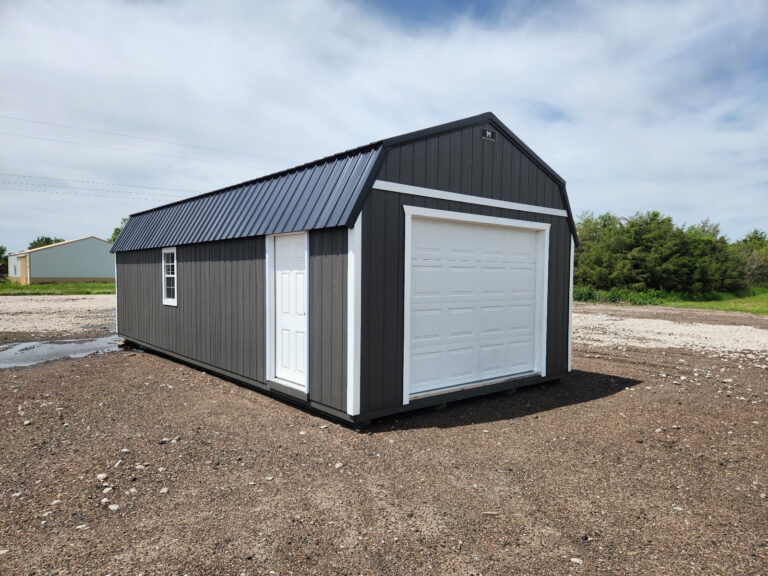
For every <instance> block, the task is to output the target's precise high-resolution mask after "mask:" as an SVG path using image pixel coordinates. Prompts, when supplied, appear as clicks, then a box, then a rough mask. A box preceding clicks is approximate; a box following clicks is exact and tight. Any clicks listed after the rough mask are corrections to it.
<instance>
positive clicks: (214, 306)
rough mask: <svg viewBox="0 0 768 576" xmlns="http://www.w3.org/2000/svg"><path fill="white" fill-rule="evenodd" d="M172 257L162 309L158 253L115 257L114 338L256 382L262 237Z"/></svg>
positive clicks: (261, 354) (187, 249) (196, 247)
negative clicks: (170, 283)
mask: <svg viewBox="0 0 768 576" xmlns="http://www.w3.org/2000/svg"><path fill="white" fill-rule="evenodd" d="M176 258H177V262H178V265H177V283H178V293H177V303H178V305H177V306H175V307H174V306H164V305H163V301H162V269H161V250H160V249H159V248H157V249H151V250H138V251H133V252H118V253H117V278H118V280H117V281H118V295H117V299H118V304H117V305H118V314H119V330H120V334H121V335H122V336H124V337H126V338H128V339H129V340H136V341H139V342H142V343H144V344H149V345H151V346H154V347H157V348H160V349H162V350H164V351H167V352H171V353H173V354H178V355H179V356H183V357H185V358H189V359H191V360H195V361H197V362H200V363H203V364H206V365H209V366H212V367H215V368H218V369H220V370H224V371H227V372H231V373H232V374H237V375H239V376H242V377H244V378H245V379H247V380H251V381H260V382H263V381H264V378H265V340H264V334H265V324H264V316H265V302H264V238H263V237H258V238H246V239H240V240H229V241H224V242H213V243H207V244H192V245H188V246H179V247H177V248H176Z"/></svg>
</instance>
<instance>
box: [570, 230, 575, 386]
mask: <svg viewBox="0 0 768 576" xmlns="http://www.w3.org/2000/svg"><path fill="white" fill-rule="evenodd" d="M575 249H576V244H575V242H574V241H573V236H571V285H570V288H569V289H568V372H570V371H571V356H572V349H573V257H574V251H575Z"/></svg>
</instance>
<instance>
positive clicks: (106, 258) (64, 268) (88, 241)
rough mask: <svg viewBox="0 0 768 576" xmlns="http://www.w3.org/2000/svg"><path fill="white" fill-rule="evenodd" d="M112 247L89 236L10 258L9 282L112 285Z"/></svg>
mask: <svg viewBox="0 0 768 576" xmlns="http://www.w3.org/2000/svg"><path fill="white" fill-rule="evenodd" d="M110 246H111V244H110V243H109V242H107V241H106V240H102V239H101V238H96V236H86V237H85V238H77V239H76V240H67V241H66V242H58V243H56V244H49V245H48V246H41V247H40V248H32V249H30V250H24V251H23V252H16V253H14V254H9V255H8V279H9V280H10V281H11V282H15V283H17V284H24V285H26V284H44V283H48V282H111V281H112V280H114V279H115V256H114V255H113V254H110V249H109V248H110Z"/></svg>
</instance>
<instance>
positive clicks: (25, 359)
mask: <svg viewBox="0 0 768 576" xmlns="http://www.w3.org/2000/svg"><path fill="white" fill-rule="evenodd" d="M119 340H120V337H119V336H118V335H117V334H112V335H110V336H103V337H101V338H84V339H82V340H54V341H51V342H14V343H12V344H5V345H2V346H0V370H2V369H3V368H15V367H17V366H32V364H39V363H40V362H47V361H48V360H57V359H59V358H65V357H67V358H82V357H83V356H89V355H91V354H104V353H105V352H115V351H117V343H118V342H119Z"/></svg>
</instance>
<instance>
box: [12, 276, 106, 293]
mask: <svg viewBox="0 0 768 576" xmlns="http://www.w3.org/2000/svg"><path fill="white" fill-rule="evenodd" d="M114 293H115V283H114V282H62V283H52V284H30V285H29V286H22V285H21V284H14V283H12V282H8V281H7V280H4V281H2V282H0V296H36V295H43V294H44V295H51V296H73V295H79V294H114Z"/></svg>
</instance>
